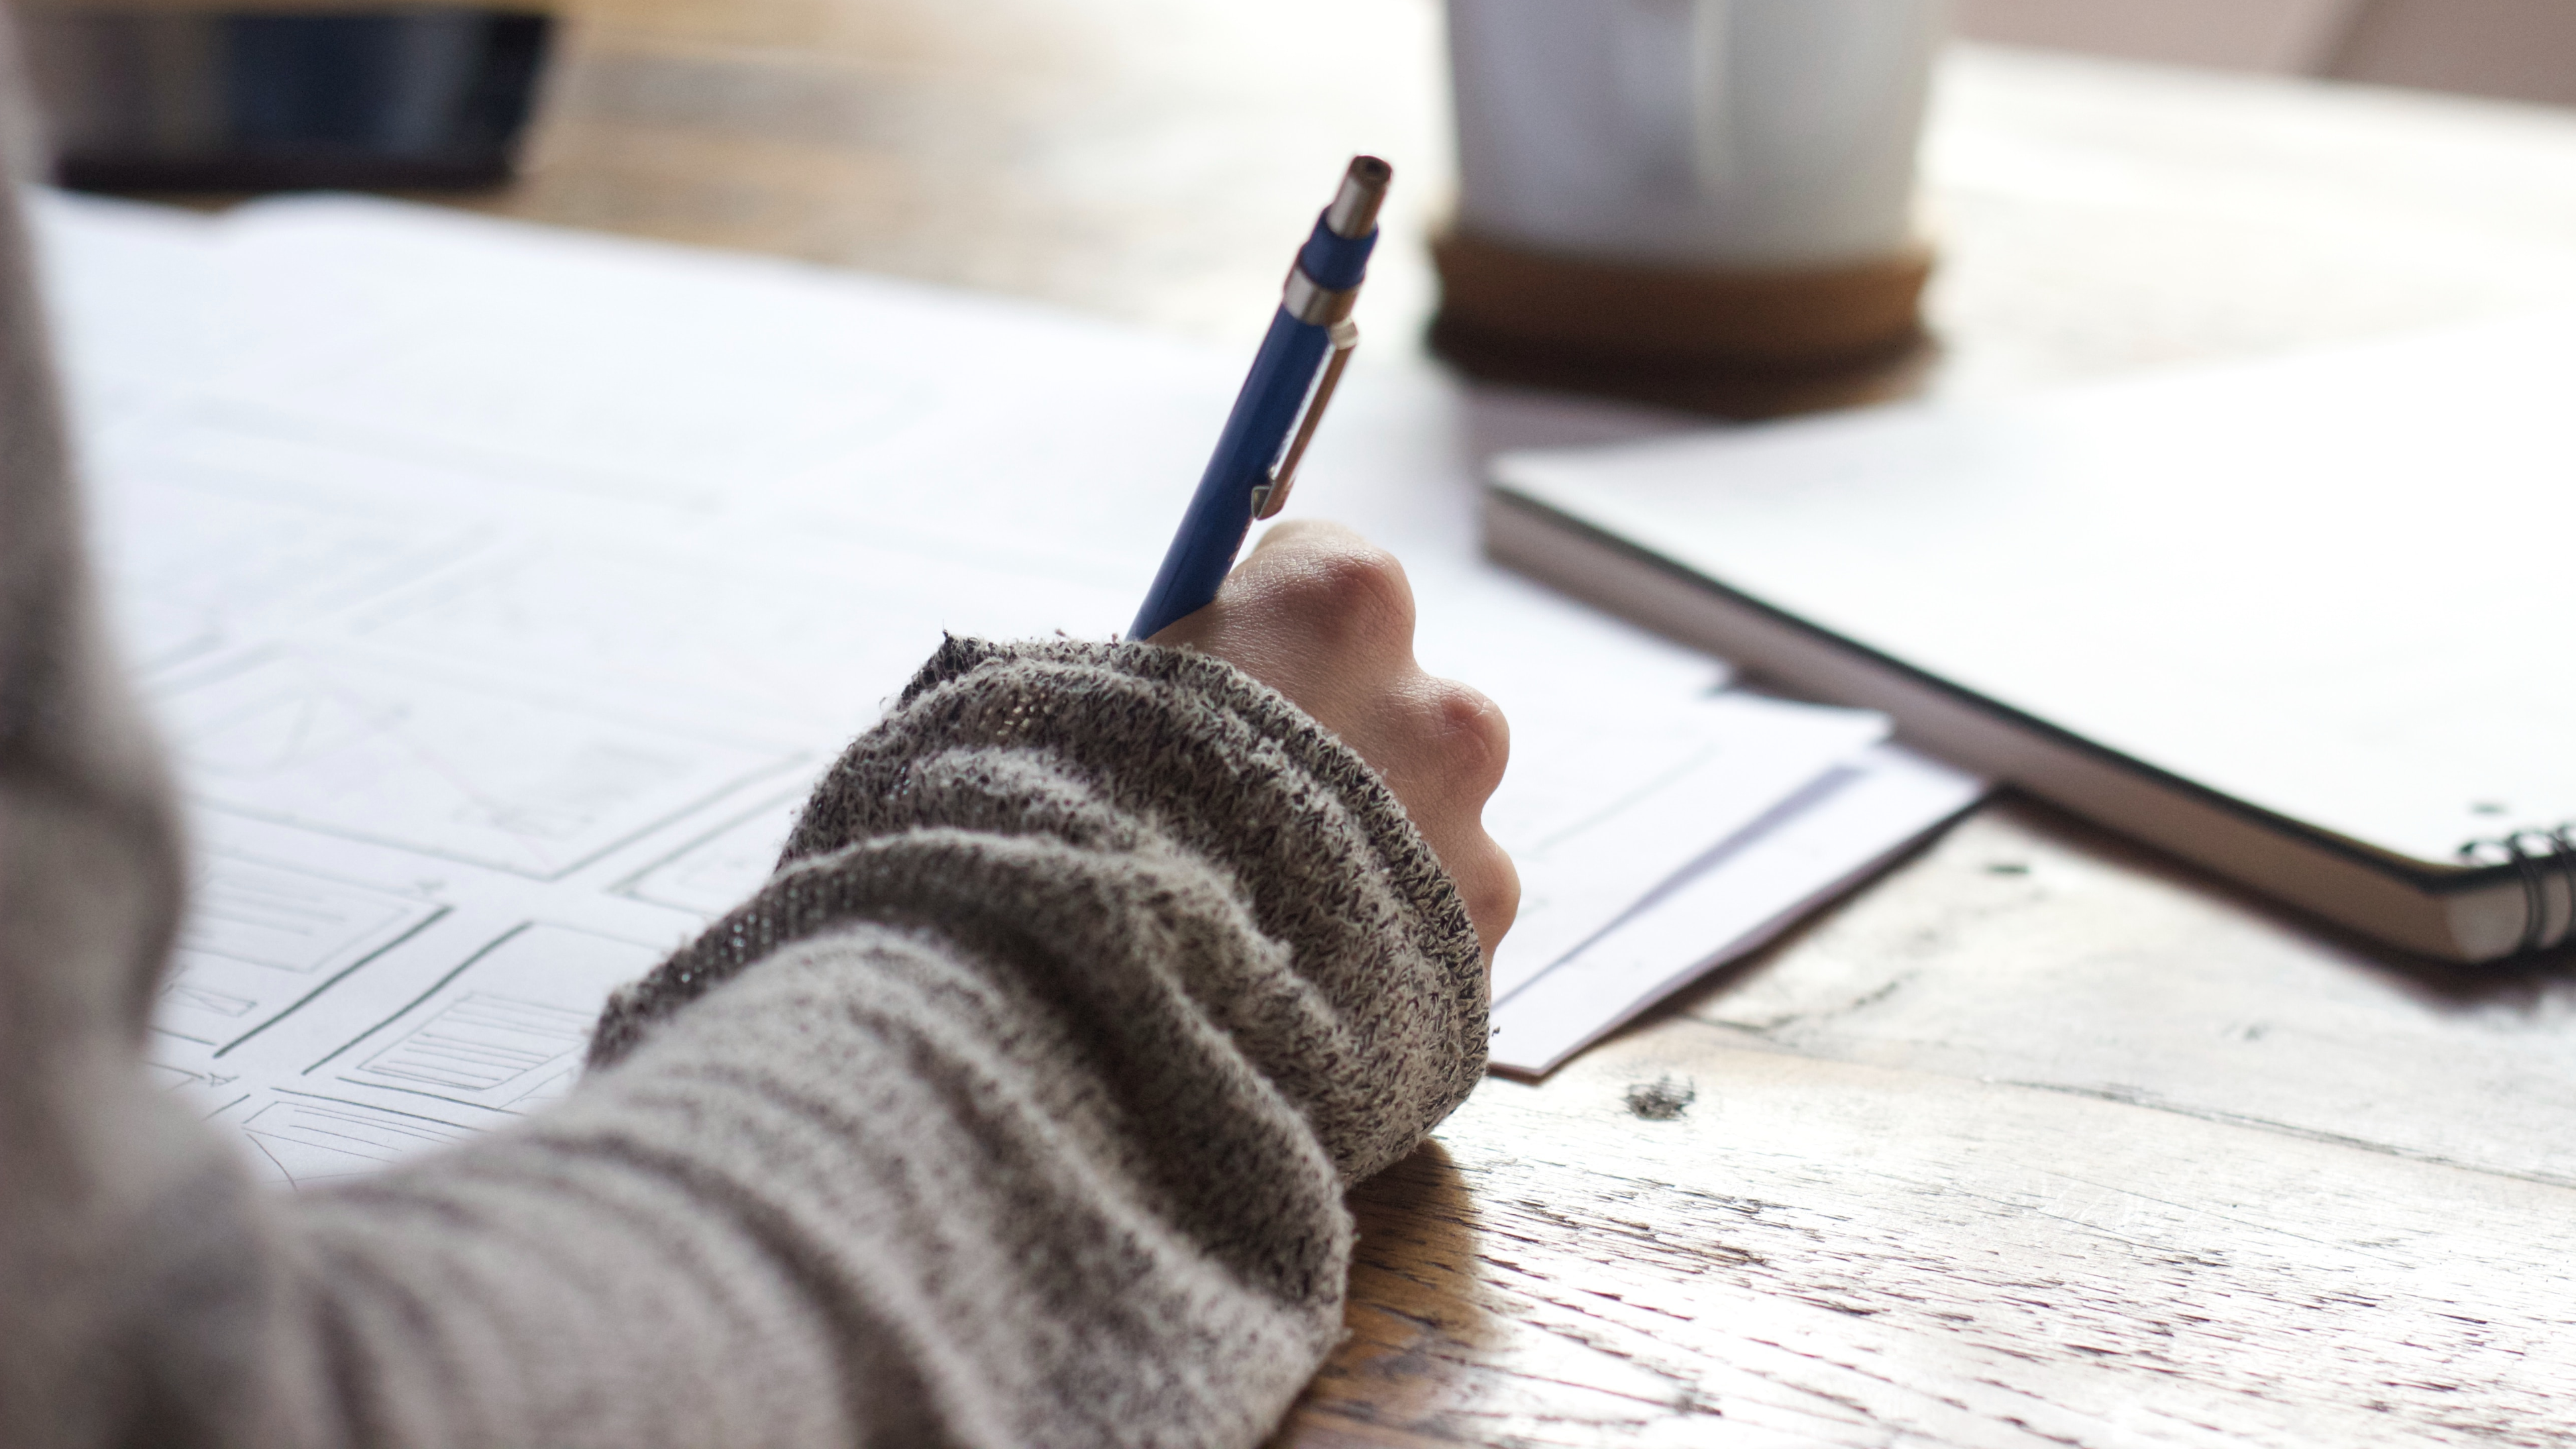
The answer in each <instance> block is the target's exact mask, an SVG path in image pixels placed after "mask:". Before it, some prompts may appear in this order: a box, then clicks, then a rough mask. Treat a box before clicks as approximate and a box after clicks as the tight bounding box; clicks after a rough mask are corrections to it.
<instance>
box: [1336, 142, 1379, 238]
mask: <svg viewBox="0 0 2576 1449" xmlns="http://www.w3.org/2000/svg"><path fill="white" fill-rule="evenodd" d="M1394 179H1395V168H1394V167H1392V166H1389V165H1387V164H1386V163H1385V162H1383V161H1381V160H1379V159H1378V158H1376V157H1375V156H1354V157H1352V158H1351V169H1350V170H1348V171H1345V172H1343V173H1342V189H1341V190H1340V191H1337V192H1335V193H1334V194H1333V204H1332V205H1331V206H1328V207H1326V208H1324V226H1325V229H1327V230H1329V231H1330V232H1332V234H1333V235H1335V236H1337V237H1342V238H1345V239H1347V240H1350V241H1357V240H1359V239H1360V238H1361V237H1364V236H1367V235H1368V234H1369V233H1370V232H1371V231H1373V230H1375V229H1376V227H1377V209H1378V206H1379V205H1380V203H1382V202H1384V201H1385V200H1386V184H1387V183H1388V182H1390V181H1393V180H1394Z"/></svg>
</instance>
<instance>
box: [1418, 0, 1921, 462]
mask: <svg viewBox="0 0 2576 1449" xmlns="http://www.w3.org/2000/svg"><path fill="white" fill-rule="evenodd" d="M1945 8H1946V6H1945V5H1944V4H1943V3H1942V0H1593V3H1588V4H1573V5H1569V4H1566V3H1563V0H1449V7H1448V14H1449V56H1450V77H1451V85H1452V88H1453V90H1454V93H1455V96H1456V111H1457V145H1458V156H1459V191H1458V206H1457V215H1456V218H1455V221H1454V223H1453V225H1452V228H1451V230H1450V231H1449V232H1448V233H1447V234H1445V235H1443V236H1442V237H1440V238H1439V239H1438V241H1437V242H1435V244H1434V255H1435V257H1436V258H1437V261H1438V264H1439V270H1440V279H1441V306H1440V315H1439V317H1438V319H1437V320H1436V321H1435V322H1434V323H1433V325H1432V333H1431V342H1432V346H1433V348H1434V349H1435V350H1436V351H1438V352H1439V353H1440V355H1441V356H1443V357H1445V358H1447V359H1448V360H1449V361H1451V362H1452V363H1454V364H1456V365H1457V366H1458V367H1460V368H1462V369H1464V370H1465V371H1467V372H1469V373H1471V374H1473V375H1475V376H1478V377H1483V378H1487V379H1490V380H1493V381H1498V382H1511V383H1521V384H1526V385H1530V386H1538V387H1549V388H1555V389H1559V390H1564V391H1574V392H1593V393H1601V394H1606V395H1608V396H1612V397H1621V398H1630V399H1634V400H1638V401H1643V402H1650V403H1659V404H1663V405H1666V406H1671V407H1680V408H1688V409H1694V410H1699V411H1706V412H1713V413H1717V414H1720V415H1724V416H1730V417H1762V416H1769V415H1772V414H1776V413H1783V412H1795V411H1803V410H1806V409H1809V408H1814V407H1824V406H1834V405H1838V404H1848V403H1855V402H1863V401H1869V400H1872V399H1875V398H1879V397H1884V396H1887V395H1889V394H1891V393H1892V392H1894V391H1896V390H1899V389H1901V388H1902V387H1904V386H1906V385H1907V384H1908V383H1909V382H1910V381H1911V379H1912V377H1913V375H1914V374H1915V373H1916V372H1917V371H1919V367H1920V358H1919V356H1918V354H1919V353H1920V352H1921V350H1922V348H1921V344H1922V340H1923V329H1922V324H1921V320H1920V317H1919V315H1918V312H1917V301H1918V299H1919V297H1920V296H1921V294H1922V290H1923V283H1924V280H1925V278H1926V277H1927V276H1928V275H1929V272H1930V260H1931V259H1930V252H1929V248H1928V247H1927V246H1926V245H1925V244H1924V243H1923V242H1922V241H1921V240H1920V239H1919V237H1918V235H1917V233H1916V230H1915V219H1914V211H1915V208H1914V189H1915V188H1914V181H1915V158H1916V153H1917V152H1918V151H1919V149H1920V138H1921V135H1922V128H1923V111H1924V99H1925V95H1926V92H1927V90H1928V87H1929V84H1930V80H1931V69H1932V60H1933V56H1934V54H1935V53H1936V52H1937V50H1938V49H1939V45H1940V41H1941V37H1942V30H1943V26H1942V12H1943V11H1944V9H1945Z"/></svg>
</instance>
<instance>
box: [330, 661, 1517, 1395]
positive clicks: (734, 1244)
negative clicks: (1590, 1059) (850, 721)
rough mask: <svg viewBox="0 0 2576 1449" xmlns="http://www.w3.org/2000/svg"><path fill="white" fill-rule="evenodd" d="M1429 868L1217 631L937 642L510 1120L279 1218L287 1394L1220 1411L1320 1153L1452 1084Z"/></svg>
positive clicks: (1272, 1362)
mask: <svg viewBox="0 0 2576 1449" xmlns="http://www.w3.org/2000/svg"><path fill="white" fill-rule="evenodd" d="M1484 992H1485V986H1484V971H1483V967H1482V964H1481V962H1480V960H1479V958H1478V955H1477V950H1476V943H1475V937H1474V934H1473V931H1472V929H1471V928H1470V926H1469V924H1468V922H1467V918H1466V914H1465V911H1464V909H1463V907H1462V906H1461V904H1460V902H1459V899H1458V896H1457V893H1456V891H1455V889H1454V888H1453V887H1452V886H1450V884H1449V883H1448V881H1447V879H1446V877H1445V876H1444V875H1443V874H1442V873H1441V872H1440V870H1439V868H1438V865H1437V863H1436V862H1435V861H1434V860H1433V859H1432V857H1431V855H1430V853H1429V851H1428V850H1427V848H1426V847H1425V846H1424V845H1423V843H1422V841H1421V839H1420V837H1419V836H1418V835H1417V834H1416V833H1415V832H1414V830H1413V829H1412V827H1411V826H1410V825H1409V824H1408V823H1407V822H1406V820H1405V818H1404V816H1403V813H1402V811H1401V809H1400V808H1399V807H1398V806H1397V804H1396V802H1395V801H1394V799H1393V798H1392V797H1391V796H1390V795H1389V794H1388V793H1387V792H1386V791H1385V789H1384V788H1383V787H1382V786H1381V785H1380V784H1379V783H1378V782H1377V781H1376V780H1375V779H1374V778H1373V777H1372V776H1371V775H1370V774H1369V772H1368V771H1367V769H1366V767H1365V766H1363V765H1362V764H1361V763H1360V762H1359V760H1358V759H1357V757H1356V756H1354V755H1352V754H1351V753H1350V752H1349V751H1348V750H1347V749H1346V748H1345V747H1344V746H1342V745H1341V744H1340V743H1338V742H1337V741H1335V740H1334V739H1332V738H1331V737H1330V736H1328V735H1327V734H1325V733H1324V732H1323V731H1322V730H1320V729H1319V728H1318V727H1316V726H1315V725H1314V724H1313V723H1312V722H1311V721H1310V720H1308V719H1306V718H1305V717H1304V716H1303V715H1301V714H1300V713H1298V712H1297V711H1296V710H1295V709H1294V708H1293V707H1291V706H1290V705H1288V704H1287V703H1286V701H1284V700H1282V699H1281V698H1279V697H1278V696H1277V695H1275V694H1273V693H1271V692H1270V691H1268V690H1266V689H1264V688H1262V687H1261V686H1260V685H1258V684H1256V683H1254V682H1253V681H1251V680H1250V679H1249V678H1247V677H1246V676H1244V675H1242V674H1241V673H1239V672H1237V671H1235V670H1233V669H1232V668H1230V667H1229V666H1226V665H1224V664H1221V663H1219V662H1216V661H1214V660H1210V659H1207V658H1203V657H1200V656H1197V655H1193V654H1187V653H1182V652H1178V651H1172V650H1165V649H1159V648H1153V647H1145V646H1085V645H1072V644H1061V643H1059V644H1049V645H1043V646H1024V647H1016V648H1014V647H996V646H992V645H986V644H978V643H969V642H964V641H952V642H951V643H950V644H949V645H948V646H947V647H946V648H945V649H943V650H942V651H941V653H940V654H939V656H938V657H937V658H936V659H934V660H933V661H932V663H931V664H930V666H929V667H928V668H927V669H925V670H924V671H923V673H922V675H921V677H920V678H919V680H917V681H916V683H915V684H914V686H913V688H912V689H911V691H910V692H909V693H908V695H907V697H906V699H905V701H904V702H903V703H902V704H901V705H900V707H899V708H898V709H897V710H896V711H895V712H894V714H893V715H892V717H891V718H890V719H889V720H888V721H887V722H886V723H885V724H884V725H883V726H881V727H880V728H878V729H877V730H874V731H872V732H871V733H869V734H868V735H867V736H865V737H863V738H862V739H860V740H859V741H858V742H857V743H856V744H855V745H853V746H852V747H851V749H850V750H849V751H848V753H847V754H846V755H845V756H844V757H843V758H842V760H841V761H840V762H839V764H838V765H837V766H836V767H835V768H834V770H833V771H832V772H831V774H830V775H829V777H828V778H827V779H826V781H825V782H824V784H823V785H822V786H821V788H820V789H819V790H818V791H817V792H816V794H815V796H814V798H813V800H812V801H811V802H810V804H809V805H808V806H807V808H806V811H805V814H804V817H803V820H802V822H801V823H800V825H799V826H798V828H797V829H796V831H795V833H794V836H793V838H792V841H791V844H790V846H789V849H788V852H787V859H786V860H785V862H784V863H783V864H782V867H781V869H780V871H779V872H778V874H777V876H776V877H775V878H774V879H773V880H772V881H771V882H770V884H769V885H768V886H767V887H766V888H765V889H763V890H762V891H761V892H760V893H759V894H758V895H757V896H756V897H755V898H754V899H753V900H752V901H750V902H749V903H748V904H746V905H745V906H744V907H742V908H741V909H740V910H738V911H736V912H734V913H733V914H732V915H731V916H729V917H727V918H726V919H724V920H723V921H721V922H719V923H718V924H717V925H716V926H715V927H714V928H712V929H711V930H709V931H708V932H707V933H706V935H705V936H704V937H703V938H701V939H700V940H699V941H698V942H696V943H695V944H694V945H692V946H690V947H688V948H687V949H685V950H683V951H681V952H680V953H679V954H678V955H676V956H674V957H673V958H672V959H671V960H670V961H669V962H667V963H665V964H664V965H663V966H662V967H661V968H659V969H658V970H657V971H655V972H654V973H652V975H651V976H649V977H648V978H646V979H645V980H644V981H642V982H640V983H638V984H637V985H636V986H634V987H632V988H630V989H628V990H627V991H625V992H623V993H621V994H620V996H619V997H618V998H617V999H616V1000H615V1001H614V1002H613V1004H612V1005H611V1007H610V1008H609V1010H608V1012H607V1013H606V1015H605V1016H604V1018H603V1020H602V1022H601V1023H600V1027H599V1030H598V1035H597V1038H596V1041H595V1045H594V1048H593V1053H592V1061H593V1067H592V1071H591V1073H590V1075H589V1077H588V1079H587V1080H586V1081H585V1082H584V1084H583V1086H582V1087H581V1088H580V1090H578V1091H577V1092H576V1093H575V1094H574V1095H573V1097H572V1098H571V1099H570V1100H569V1101H567V1102H566V1103H564V1104H563V1105H562V1106H560V1107H559V1108H557V1109H556V1110H555V1111H553V1112H552V1113H550V1114H548V1115H546V1116H545V1117H543V1118H541V1119H538V1120H536V1121H533V1122H531V1123H530V1124H528V1125H527V1126H526V1127H525V1128H523V1129H521V1130H517V1131H514V1132H511V1133H509V1134H506V1135H504V1136H500V1137H496V1138H491V1139H485V1140H483V1141H481V1142H478V1143H476V1144H473V1145H471V1146H469V1147H467V1148H464V1149H462V1150H460V1151H457V1152H453V1153H451V1154H449V1155H447V1156H445V1157H442V1158H438V1159H435V1160H431V1161H425V1162H422V1163H420V1164H418V1165H416V1166H413V1167H410V1168H406V1169H403V1170H399V1171H396V1172H393V1173H389V1174H387V1175H385V1176H383V1177H380V1178H377V1179H373V1180H370V1181H366V1182H363V1183H360V1184H358V1185H354V1186H351V1187H348V1188H345V1189H341V1190H338V1191H335V1192H331V1193H328V1194H318V1195H308V1196H306V1197H304V1198H301V1199H298V1200H297V1201H296V1202H295V1203H294V1204H293V1205H292V1210H291V1211H290V1212H288V1213H287V1219H288V1221H287V1223H286V1224H285V1228H286V1230H288V1231H290V1232H291V1233H292V1234H293V1236H294V1238H295V1243H294V1250H293V1252H292V1254H291V1255H290V1257H289V1261H290V1263H291V1265H292V1271H291V1273H290V1274H289V1275H288V1281H287V1282H286V1283H285V1284H284V1285H283V1292H284V1296H285V1298H286V1300H287V1301H288V1302H290V1303H294V1304H300V1305H302V1306H301V1307H300V1308H295V1309H293V1310H291V1311H290V1312H289V1313H288V1317H289V1320H290V1321H291V1322H293V1323H296V1324H298V1325H300V1326H302V1327H303V1329H304V1331H307V1332H313V1333H316V1334H318V1335H320V1338H321V1341H318V1342H316V1343H315V1344H313V1345H312V1346H311V1347H309V1348H307V1349H304V1350H301V1351H299V1352H297V1353H295V1354H291V1355H288V1356H287V1358H286V1359H284V1360H281V1361H288V1362H309V1363H314V1364H317V1365H320V1364H327V1366H328V1369H329V1372H328V1376H327V1378H326V1379H323V1380H320V1381H317V1383H314V1384H306V1385H298V1386H289V1391H288V1393H287V1398H289V1399H290V1400H296V1401H304V1402H312V1403H315V1404H318V1405H319V1406H320V1409H321V1411H322V1412H320V1413H318V1414H317V1415H316V1417H318V1418H321V1419H324V1420H329V1421H332V1422H336V1423H337V1424H339V1425H340V1426H342V1427H341V1429H340V1431H339V1432H338V1434H337V1435H336V1437H342V1438H346V1439H349V1440H357V1441H389V1442H403V1443H412V1442H419V1443H448V1442H458V1443H495V1444H498V1443H544V1444H549V1445H574V1444H594V1443H595V1444H601V1445H612V1444H613V1445H641V1444H665V1443H667V1444H675V1445H679V1444H686V1445H706V1444H723V1443H736V1442H741V1443H773V1442H796V1443H870V1444H874V1443H883V1444H906V1445H921V1444H993V1445H1004V1444H1050V1445H1069V1444H1085V1443H1103V1444H1105V1443H1118V1444H1172V1445H1213V1444H1251V1443H1255V1442H1257V1441H1258V1440H1259V1439H1260V1438H1261V1436H1262V1435H1263V1434H1264V1433H1266V1432H1267V1431H1268V1430H1269V1429H1270V1428H1271V1427H1272V1426H1273V1425H1274V1424H1275V1422H1276V1421H1277V1419H1278V1417H1279V1415H1280V1414H1281V1413H1282V1412H1283V1411H1284V1409H1285V1408H1286V1406H1287V1405H1288V1403H1289V1402H1290V1400H1291V1399H1292V1398H1293V1397H1294V1396H1295V1394H1296V1393H1297V1391H1298V1390H1299V1388H1300V1387H1301V1386H1302V1385H1303V1383H1304V1382H1305V1380H1306V1379H1307V1378H1308V1377H1309V1376H1311V1374H1312V1373H1313V1371H1314V1369H1315V1368H1316V1367H1317V1365H1318V1364H1319V1363H1320V1362H1321V1360H1322V1358H1323V1356H1324V1354H1325V1353H1326V1352H1327V1351H1328V1349H1329V1348H1330V1347H1331V1345H1332V1344H1333V1343H1334V1342H1335V1341H1336V1340H1337V1339H1338V1337H1339V1333H1340V1309H1341V1298H1342V1293H1343V1288H1344V1283H1345V1279H1346V1276H1347V1272H1348V1267H1349V1257H1350V1249H1351V1229H1350V1223H1349V1219H1348V1218H1347V1216H1346V1214H1345V1212H1344V1210H1343V1208H1342V1206H1341V1191H1342V1187H1343V1186H1344V1185H1345V1184H1346V1183H1347V1182H1349V1181H1350V1180H1352V1179H1354V1178H1357V1177H1360V1176H1363V1175H1366V1174H1367V1173H1370V1172H1373V1171H1374V1170H1376V1169H1377V1168H1379V1167H1381V1166H1384V1165H1385V1164H1386V1163H1387V1162H1389V1161H1391V1160H1392V1159H1393V1158H1394V1157H1395V1156H1397V1155H1399V1154H1401V1153H1402V1152H1404V1151H1405V1150H1407V1149H1408V1148H1409V1147H1410V1146H1411V1145H1412V1144H1413V1143H1414V1142H1415V1141H1416V1140H1418V1139H1419V1137H1420V1136H1421V1134H1422V1133H1423V1132H1424V1131H1426V1130H1427V1129H1428V1128H1429V1127H1430V1126H1431V1125H1432V1124H1433V1123H1434V1122H1436V1121H1438V1120H1439V1118H1440V1117H1441V1116H1443V1115H1444V1114H1446V1113H1447V1112H1448V1111H1449V1110H1450V1109H1451V1108H1452V1107H1454V1106H1455V1105H1456V1104H1457V1103H1458V1102H1459V1101H1460V1100H1461V1099H1463V1098H1464V1096H1465V1095H1466V1093H1467V1091H1468V1090H1469V1089H1470V1088H1471V1087H1472V1086H1473V1085H1474V1083H1475V1081H1476V1079H1477V1076H1478V1073H1479V1071H1480V1070H1481V1067H1482V1062H1483V1038H1484V1030H1485V1028H1484V1022H1485V996H1484Z"/></svg>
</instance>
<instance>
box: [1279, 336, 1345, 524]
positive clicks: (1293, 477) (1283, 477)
mask: <svg viewBox="0 0 2576 1449" xmlns="http://www.w3.org/2000/svg"><path fill="white" fill-rule="evenodd" d="M1332 336H1333V351H1332V354H1331V355H1330V356H1328V357H1326V358H1325V359H1324V370H1323V372H1322V373H1321V374H1319V375H1318V376H1317V377H1316V379H1315V392H1314V395H1313V396H1312V397H1311V398H1309V399H1308V400H1307V402H1306V410H1305V412H1304V413H1303V414H1302V415H1301V416H1300V417H1299V418H1298V419H1297V433H1296V436H1295V437H1293V438H1291V439H1289V441H1288V451H1286V452H1285V453H1282V454H1281V455H1280V457H1279V462H1278V463H1277V464H1276V465H1275V466H1273V467H1272V468H1271V470H1270V477H1269V479H1268V481H1266V482H1263V483H1260V484H1258V485H1256V486H1255V487H1254V488H1253V490H1252V516H1253V518H1254V520H1255V521H1258V520H1260V519H1264V518H1269V517H1272V516H1274V515H1276V514H1277V513H1278V512H1279V510H1280V509H1282V508H1285V507H1287V506H1288V489H1289V486H1290V485H1292V484H1294V483H1295V482H1296V481H1297V463H1298V460H1299V459H1301V458H1304V457H1305V456H1306V444H1307V443H1309V442H1311V441H1313V439H1314V436H1315V424H1317V423H1319V422H1322V421H1323V420H1324V404H1326V403H1328V402H1331V401H1332V400H1333V389H1334V388H1335V387H1336V386H1338V385H1339V384H1340V382H1341V380H1342V369H1343V368H1344V367H1346V366H1348V365H1349V364H1350V360H1351V349H1353V348H1355V347H1357V346H1359V345H1360V329H1359V327H1358V325H1357V324H1355V323H1353V322H1352V321H1351V320H1350V319H1349V318H1347V317H1346V318H1343V319H1342V320H1341V321H1338V322H1335V323H1334V324H1333V327H1332Z"/></svg>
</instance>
